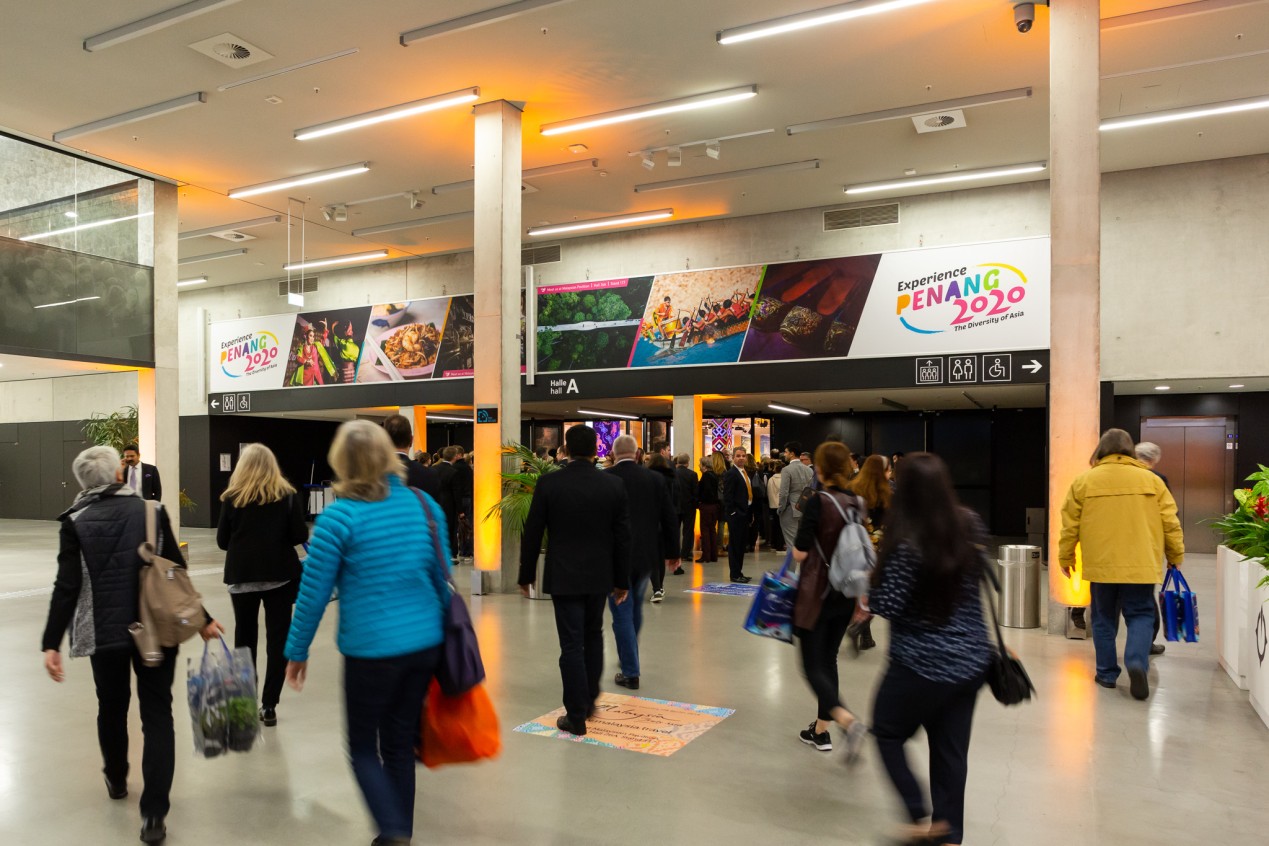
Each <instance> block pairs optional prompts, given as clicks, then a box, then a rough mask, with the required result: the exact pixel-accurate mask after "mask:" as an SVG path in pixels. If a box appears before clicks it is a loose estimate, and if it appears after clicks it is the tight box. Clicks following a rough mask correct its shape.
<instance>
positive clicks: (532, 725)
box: [515, 693, 736, 757]
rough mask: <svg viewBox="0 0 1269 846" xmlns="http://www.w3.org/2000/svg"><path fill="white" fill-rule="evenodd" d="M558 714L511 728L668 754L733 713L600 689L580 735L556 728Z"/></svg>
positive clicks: (637, 750) (559, 711) (598, 744)
mask: <svg viewBox="0 0 1269 846" xmlns="http://www.w3.org/2000/svg"><path fill="white" fill-rule="evenodd" d="M563 713H564V709H563V708H557V709H555V710H554V711H552V712H551V713H549V714H544V715H542V716H541V717H538V718H537V719H536V720H533V721H532V722H528V723H525V724H524V725H521V726H516V728H515V730H516V731H518V732H523V733H524V734H536V735H539V736H541V737H557V738H561V739H564V740H571V741H573V742H575V743H589V744H590V745H592V746H606V747H608V748H609V749H625V750H627V751H629V752H643V753H644V754H647V755H660V756H662V757H668V756H670V755H673V754H674V753H675V752H677V751H679V750H680V749H682V748H683V747H684V746H686V745H687V744H689V743H691V742H692V741H693V740H695V739H696V738H698V737H700V736H701V735H702V734H704V733H705V732H707V731H709V730H710V729H712V728H713V727H714V726H716V725H718V724H719V723H721V722H722V721H723V720H725V719H727V718H728V717H730V716H731V715H732V714H734V713H736V712H735V711H734V710H733V709H731V708H714V707H711V706H709V705H692V704H690V703H687V702H669V701H666V700H664V699H645V698H643V697H641V696H622V695H620V694H616V693H601V694H600V695H599V701H597V702H596V703H595V716H594V718H592V719H590V720H587V721H586V736H585V737H577V736H575V735H571V734H567V733H565V732H562V731H560V730H559V729H557V728H556V727H555V721H556V719H558V718H559V717H560V715H561V714H563Z"/></svg>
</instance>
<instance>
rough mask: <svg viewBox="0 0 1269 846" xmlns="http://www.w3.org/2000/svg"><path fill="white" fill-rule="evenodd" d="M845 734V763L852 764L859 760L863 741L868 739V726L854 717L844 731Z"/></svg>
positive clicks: (862, 749)
mask: <svg viewBox="0 0 1269 846" xmlns="http://www.w3.org/2000/svg"><path fill="white" fill-rule="evenodd" d="M844 734H845V735H846V763H848V764H853V763H855V762H856V761H858V760H859V756H860V754H861V753H862V752H863V751H864V741H866V740H867V739H868V726H866V725H864V721H863V720H861V719H859V718H856V719H855V721H854V722H853V723H851V724H850V726H849V727H848V728H847V729H846V731H845V732H844Z"/></svg>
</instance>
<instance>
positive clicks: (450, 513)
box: [436, 446, 458, 561]
mask: <svg viewBox="0 0 1269 846" xmlns="http://www.w3.org/2000/svg"><path fill="white" fill-rule="evenodd" d="M456 455H458V447H456V446H447V447H445V448H444V449H443V450H441V460H440V461H439V462H438V463H437V465H436V482H437V484H438V485H440V491H441V495H440V496H439V497H437V498H436V501H437V502H438V503H440V506H441V510H442V511H444V512H445V525H446V527H447V528H448V530H449V550H450V555H451V556H452V557H453V560H454V561H457V560H458V503H457V502H456V501H455V500H454V476H455V474H456V473H457V472H458V471H457V470H456V469H455V467H454V456H456Z"/></svg>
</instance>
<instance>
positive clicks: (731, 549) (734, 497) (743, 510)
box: [723, 447, 753, 584]
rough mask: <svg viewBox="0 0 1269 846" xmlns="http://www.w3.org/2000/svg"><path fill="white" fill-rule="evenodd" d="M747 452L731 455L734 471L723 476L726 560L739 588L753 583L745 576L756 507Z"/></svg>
mask: <svg viewBox="0 0 1269 846" xmlns="http://www.w3.org/2000/svg"><path fill="white" fill-rule="evenodd" d="M745 456H746V452H745V448H744V447H736V448H735V449H734V450H732V451H731V467H730V468H729V469H728V470H727V472H726V473H724V474H723V513H724V514H726V515H727V534H728V538H727V560H728V562H729V563H730V565H731V580H732V581H733V582H736V583H738V584H748V583H749V582H751V581H753V579H750V578H749V577H748V576H746V575H745V574H744V566H745V550H746V549H747V548H748V546H749V538H748V531H749V508H750V506H752V505H753V484H752V483H751V482H750V481H749V474H748V473H746V472H745Z"/></svg>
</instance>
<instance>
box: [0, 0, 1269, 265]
mask: <svg viewBox="0 0 1269 846" xmlns="http://www.w3.org/2000/svg"><path fill="white" fill-rule="evenodd" d="M502 1H503V0H447V2H443V3H441V2H431V3H420V2H417V0H380V2H376V3H374V4H360V5H359V4H349V3H346V2H337V0H306V2H304V3H303V4H296V3H288V2H284V0H253V2H249V3H248V2H240V3H232V4H230V5H227V6H224V7H222V8H220V9H217V10H215V11H212V12H209V13H206V14H203V15H200V16H198V17H195V18H192V19H189V20H186V21H184V22H181V23H178V24H175V25H173V26H170V27H167V28H164V29H161V30H159V31H157V32H153V33H151V34H148V35H144V36H142V37H139V38H136V39H133V40H131V41H128V42H125V43H123V44H119V45H117V46H114V47H110V48H108V49H104V50H100V51H98V52H93V53H89V52H85V51H84V50H83V49H82V47H81V43H82V41H83V40H84V39H85V38H87V37H89V36H92V35H95V34H97V33H100V32H103V31H106V30H109V29H111V28H113V27H117V26H120V25H123V24H125V23H128V22H130V21H133V20H137V19H139V18H141V17H143V16H145V15H149V14H153V13H156V12H159V11H162V10H164V9H166V8H170V7H172V6H175V5H178V3H177V0H136V2H128V3H124V2H121V0H114V1H113V2H91V3H90V2H82V0H81V2H75V3H69V4H68V3H21V4H16V3H15V4H9V7H10V8H7V9H6V11H5V26H4V27H3V28H2V29H0V115H3V118H2V120H3V122H4V123H5V124H6V125H7V126H8V127H9V128H11V129H14V130H17V131H20V132H24V133H27V134H30V135H34V136H37V137H41V138H51V137H52V135H53V133H54V132H57V131H58V130H63V129H67V128H69V127H72V126H76V125H79V124H83V123H86V122H89V121H93V120H97V119H100V118H104V117H108V116H111V115H115V114H119V113H122V112H126V111H128V110H131V109H136V108H139V107H142V106H146V105H149V104H152V103H157V102H161V101H164V100H168V99H171V98H174V97H179V96H181V95H185V94H189V93H192V92H196V91H205V92H207V102H206V103H205V104H203V105H199V106H195V107H191V108H187V109H185V110H183V111H179V112H175V113H171V114H167V115H163V116H160V117H155V118H151V119H147V120H144V121H140V122H137V123H133V124H130V125H128V126H124V127H120V128H116V129H111V130H105V131H99V132H94V133H91V134H87V135H82V136H79V137H77V138H74V139H72V140H71V141H70V142H68V143H70V145H71V146H73V147H77V148H79V149H82V150H84V151H86V152H89V153H92V154H94V155H99V156H103V157H106V158H108V159H111V160H115V161H118V162H121V163H124V164H127V165H131V166H133V167H137V168H142V169H145V170H148V171H151V172H155V173H159V174H164V175H166V176H169V177H171V178H173V179H176V180H179V181H180V182H182V183H184V185H183V187H182V189H181V201H180V217H181V223H180V228H181V230H183V231H190V230H197V229H204V228H209V227H214V226H222V225H228V224H232V223H235V222H238V221H242V220H248V219H252V218H258V217H261V216H263V215H266V214H274V213H283V214H285V213H286V211H287V193H288V192H280V193H278V194H267V195H263V196H261V197H258V198H253V201H250V202H247V201H235V200H229V199H227V197H226V196H225V195H226V194H227V192H228V191H229V189H231V188H235V187H239V186H245V185H251V184H254V183H258V182H264V181H270V180H274V179H279V178H282V177H286V176H292V175H297V174H303V173H307V172H311V171H315V170H321V169H326V168H330V167H334V166H337V165H343V164H347V163H350V162H358V161H363V160H367V161H369V162H371V166H372V169H371V171H370V172H369V173H365V174H361V175H358V176H352V177H348V178H345V179H340V180H336V181H333V182H327V183H324V184H320V185H313V186H309V187H306V188H300V189H292V190H291V192H289V193H290V194H291V195H292V196H294V197H296V198H297V199H300V200H303V201H305V202H306V205H305V206H304V207H302V208H301V207H300V206H298V205H294V206H293V207H292V209H291V210H292V212H293V213H295V214H297V215H303V217H304V218H305V220H306V227H305V232H304V237H305V241H306V251H307V254H308V255H309V256H310V257H324V256H329V255H338V254H343V253H351V252H360V251H363V250H368V249H377V248H387V249H389V250H390V254H391V256H392V257H394V258H406V257H410V256H417V255H427V254H434V253H443V252H452V251H457V250H465V249H469V248H470V247H471V243H472V235H471V222H470V220H461V221H456V222H451V223H447V224H443V225H438V226H431V227H427V228H418V229H412V230H408V231H400V232H395V233H389V234H384V235H379V236H375V237H373V238H356V237H354V236H352V234H351V232H352V230H354V229H360V228H365V227H370V226H376V225H381V224H385V223H391V222H396V221H400V220H407V219H412V218H419V217H431V216H436V215H445V214H452V213H456V212H467V211H470V210H471V208H472V202H473V198H472V194H471V192H470V191H456V192H452V193H446V194H443V195H433V194H432V193H431V188H432V187H434V186H436V185H441V184H445V183H452V182H459V181H463V180H467V179H470V178H471V176H472V170H471V165H472V156H473V118H472V116H471V114H470V110H469V109H468V108H466V107H457V108H450V109H446V110H442V111H438V112H433V113H430V114H426V115H422V116H418V117H414V118H409V119H406V120H402V121H395V122H390V123H385V124H381V125H379V126H374V127H367V128H363V129H359V130H355V131H352V132H347V133H343V134H339V135H334V136H330V137H327V138H322V139H316V140H312V141H306V142H299V141H295V140H293V139H292V133H293V131H294V130H295V129H298V128H301V127H305V126H309V125H312V124H316V123H322V122H325V121H330V120H334V119H337V118H341V117H346V116H351V115H356V114H359V113H363V112H366V111H369V110H373V109H378V108H382V107H386V106H391V105H395V104H398V103H402V102H406V101H410V100H414V99H418V98H422V97H426V96H430V95H434V94H439V93H443V92H448V91H452V90H455V89H459V88H464V87H469V86H479V87H480V88H481V99H482V100H496V99H506V100H511V101H523V102H524V103H525V104H526V105H525V116H524V167H525V168H526V169H527V168H535V167H541V166H544V165H552V164H558V163H561V162H567V161H572V160H576V159H577V158H597V159H598V160H599V166H598V167H597V168H595V169H593V170H591V171H579V172H573V173H567V174H562V175H555V176H549V177H542V178H540V179H536V180H529V182H530V184H531V185H532V187H533V188H535V189H536V190H535V191H533V192H531V193H526V194H525V196H524V212H523V219H524V224H525V226H526V227H528V226H532V225H536V224H540V223H545V222H552V223H557V222H565V221H569V220H573V219H584V218H590V217H599V216H606V215H613V214H619V213H623V212H631V211H638V210H644V209H653V208H661V207H666V206H670V207H673V208H674V209H675V213H676V219H677V220H679V221H682V220H690V219H702V218H716V217H728V216H741V215H752V214H760V213H767V212H775V211H781V210H787V209H795V208H808V207H815V206H825V205H845V203H844V200H845V197H844V195H843V194H842V186H843V185H845V184H849V183H855V182H866V181H874V180H880V179H887V178H894V177H901V176H903V175H904V172H905V170H907V169H913V170H915V171H916V172H917V173H918V174H928V173H937V172H942V171H949V170H954V169H970V168H977V167H986V166H990V165H999V164H1011V163H1019V162H1029V161H1043V160H1046V159H1047V158H1048V87H1049V80H1048V76H1049V71H1048V61H1049V56H1048V35H1049V33H1048V14H1049V13H1048V10H1047V9H1043V8H1042V9H1040V10H1039V13H1038V16H1037V21H1036V25H1035V27H1034V29H1033V30H1032V31H1031V32H1030V33H1028V34H1026V35H1021V34H1019V33H1018V32H1017V31H1016V30H1015V29H1014V25H1013V17H1012V14H1011V9H1010V6H1011V4H1010V3H1009V2H1008V0H934V2H930V3H927V4H926V5H922V6H918V7H914V8H910V9H906V10H902V11H897V12H892V13H887V14H880V15H876V16H874V17H868V18H863V19H860V20H856V21H852V22H848V23H842V24H835V25H828V26H822V27H820V28H818V29H814V30H808V31H804V32H799V33H793V34H787V35H783V36H777V37H772V38H767V39H762V40H758V41H754V42H750V43H745V44H737V45H732V46H727V47H723V46H719V45H718V44H717V43H716V41H715V33H716V32H717V31H718V30H719V29H722V28H726V27H732V26H738V25H742V24H747V23H753V22H756V21H762V20H766V19H770V18H772V17H777V16H780V15H785V14H790V13H794V12H800V11H805V10H808V9H814V8H819V7H822V6H824V5H829V0H727V2H726V3H723V2H697V3H683V2H678V0H644V2H642V3H638V4H632V3H629V2H627V0H572V2H564V3H561V4H559V5H555V6H551V7H548V8H545V9H539V10H537V11H534V12H531V13H529V14H525V15H522V16H520V17H516V18H513V19H510V20H504V21H501V22H496V23H491V24H488V25H486V26H482V27H479V28H476V29H471V30H467V31H464V32H460V33H455V34H449V35H444V36H441V37H438V38H434V39H429V40H427V41H424V42H421V43H417V44H415V45H412V46H410V47H404V48H403V47H401V46H400V45H399V44H398V35H399V33H401V32H403V31H406V30H410V29H413V28H417V27H420V26H424V25H428V24H433V23H437V22H440V21H443V20H448V19H450V18H453V17H456V16H459V15H464V14H469V13H472V12H476V11H481V10H483V9H487V8H490V7H492V6H497V5H500V4H501V3H502ZM1184 3H1185V0H1105V2H1103V3H1102V14H1103V16H1104V17H1106V18H1109V17H1113V16H1119V15H1126V14H1132V13H1136V12H1140V11H1143V10H1148V9H1155V8H1160V7H1168V6H1177V5H1183V4H1184ZM1219 3H1220V5H1221V6H1222V8H1221V9H1219V10H1217V11H1212V12H1209V13H1206V14H1199V15H1189V16H1185V17H1180V18H1174V19H1169V20H1164V21H1161V22H1158V23H1151V24H1145V25H1138V26H1126V27H1117V28H1113V29H1108V30H1106V31H1105V32H1104V33H1103V38H1102V45H1103V48H1102V69H1103V75H1104V77H1105V78H1104V80H1103V88H1102V98H1101V111H1102V115H1103V116H1104V117H1113V116H1117V115H1124V114H1134V113H1139V112H1146V111H1156V110H1160V109H1167V108H1174V107H1179V106H1186V105H1193V104H1200V103H1206V102H1213V101H1221V100H1229V99H1236V98H1243V97H1250V96H1254V95H1267V94H1269V3H1265V2H1246V3H1234V4H1230V3H1229V2H1227V0H1219ZM1203 5H1206V4H1191V6H1203ZM226 32H228V33H232V34H233V35H235V36H237V37H239V38H241V39H243V40H245V41H247V42H250V43H251V44H252V45H255V46H257V47H259V48H262V49H263V50H265V51H267V52H268V53H271V54H272V55H273V56H274V58H272V59H269V60H267V61H264V62H260V63H258V64H253V65H251V66H250V67H243V68H229V67H225V66H223V65H221V64H218V63H217V62H216V61H214V60H213V59H211V58H208V57H207V56H205V55H201V54H199V53H197V52H195V51H194V50H192V49H190V47H189V46H188V45H190V44H193V43H195V42H198V41H200V40H202V39H206V38H209V37H212V36H216V35H219V34H221V33H226ZM350 49H355V50H356V51H357V52H356V53H354V54H351V55H348V56H345V57H342V58H338V59H334V60H331V61H328V62H324V63H321V64H317V65H313V66H310V67H307V68H304V69H301V70H296V71H293V72H290V73H286V74H284V75H280V76H277V77H273V78H271V79H268V80H265V81H260V82H254V83H251V84H246V85H241V86H238V87H234V88H231V89H229V90H227V91H223V92H222V91H220V90H219V88H220V87H221V86H224V85H226V84H229V83H232V82H235V81H238V80H243V79H247V78H249V77H252V76H255V75H258V74H261V73H266V72H269V71H273V70H277V69H281V68H285V67H288V66H291V65H295V64H297V63H301V62H304V61H307V60H310V59H314V58H318V57H322V56H328V55H331V54H333V53H336V52H340V51H344V50H350ZM750 83H754V84H757V85H758V86H759V95H758V96H757V97H755V98H753V99H751V100H747V101H743V102H740V103H734V104H729V105H725V106H721V107H717V108H714V109H708V110H703V111H697V112H688V113H681V114H677V115H671V116H666V117H661V118H650V119H643V120H638V121H633V122H630V123H626V124H621V125H618V126H614V127H607V128H598V129H591V130H584V131H580V132H575V133H571V134H566V135H562V136H553V137H547V136H542V135H541V134H540V133H539V131H538V127H539V126H540V125H541V124H544V123H549V122H552V121H559V120H564V119H568V118H573V117H580V116H585V115H591V114H595V113H599V112H605V111H609V110H613V109H620V108H625V107H629V106H635V105H640V104H645V103H651V102H657V101H661V100H666V99H670V98H676V97H683V96H687V95H691V94H697V93H704V92H709V91H714V90H719V89H725V88H730V87H734V86H738V85H745V84H750ZM1027 86H1030V87H1032V88H1033V89H1034V96H1033V97H1031V98H1030V99H1029V100H1021V101H1014V102H1009V103H1002V104H996V105H988V106H981V107H976V108H970V109H967V110H966V112H965V114H966V118H967V127H966V128H964V129H957V130H952V131H943V132H934V133H928V134H918V133H917V132H916V131H915V129H914V127H913V123H912V121H910V120H908V119H898V120H889V121H883V122H879V123H872V124H866V125H861V126H855V127H850V128H842V129H831V130H823V131H817V132H811V133H806V134H800V135H796V136H788V135H787V134H786V133H785V132H784V127H786V126H787V125H789V124H794V123H800V122H807V121H814V120H819V119H823V118H831V117H836V116H841V115H848V114H855V113H860V112H871V111H876V110H882V109H891V108H895V107H900V106H905V107H906V106H912V105H917V104H921V103H930V102H934V101H939V100H945V99H950V98H959V97H965V96H968V95H974V94H981V93H986V92H993V91H1001V90H1005V89H1011V88H1020V87H1027ZM266 98H271V99H276V100H278V101H279V102H276V103H274V102H269V101H267V100H266ZM765 129H773V130H775V131H774V132H771V133H768V134H764V135H759V136H753V137H749V138H744V139H738V140H735V141H724V142H723V143H722V147H721V151H722V155H721V158H720V159H719V160H717V161H715V160H713V159H710V158H708V157H706V156H705V155H704V148H703V147H694V148H688V149H686V150H684V158H683V165H682V167H678V168H670V167H668V166H666V163H665V160H664V154H661V155H659V156H658V157H657V161H658V165H657V167H656V168H655V169H654V170H653V171H647V170H645V169H644V168H643V167H641V165H640V160H639V158H638V157H631V156H629V155H628V154H629V153H630V152H635V151H639V150H642V149H646V148H652V147H665V146H667V145H671V144H681V143H687V142H692V141H698V140H705V139H711V138H718V137H720V136H728V135H734V134H740V133H750V132H756V131H759V130H765ZM573 144H584V145H586V150H585V151H584V152H581V153H574V152H571V151H570V150H569V146H570V145H573ZM1264 152H1269V111H1260V112H1255V113H1249V114H1241V115H1229V116H1223V117H1212V118H1206V119H1202V120H1197V121H1187V122H1183V123H1174V124H1168V125H1164V126H1158V127H1151V128H1142V129H1134V130H1127V131H1121V132H1116V133H1108V134H1106V135H1105V136H1104V138H1103V146H1102V166H1103V169H1105V170H1124V169H1131V168H1141V167H1149V166H1156V165H1167V164H1174V163H1180V162H1188V161H1198V160H1205V159H1215V158H1224V157H1230V156H1240V155H1250V154H1257V153H1264ZM812 158H818V159H820V160H821V162H822V166H821V168H820V169H819V170H813V171H806V172H799V173H784V174H776V175H761V176H754V177H750V178H746V179H740V180H733V181H725V182H718V183H713V184H710V185H702V186H695V187H687V188H680V189H676V190H667V191H659V192H656V193H653V194H646V195H645V194H635V193H634V191H633V188H634V186H635V185H636V184H640V183H646V182H656V181H661V180H666V179H674V178H682V177H687V176H693V175H698V174H707V173H716V172H722V171H731V170H736V169H741V168H751V167H758V166H762V165H771V164H777V163H782V162H793V161H800V160H805V159H812ZM1038 176H1040V177H1041V178H1043V176H1044V174H1038ZM1027 178H1032V177H1027ZM1006 181H1007V180H1006ZM411 190H419V191H421V194H420V196H421V198H422V199H424V200H425V204H424V205H423V206H422V207H420V208H418V209H414V210H411V209H410V208H409V205H408V201H407V200H406V198H405V197H404V196H396V197H393V198H391V199H383V200H377V201H374V202H369V203H364V204H361V205H354V206H352V207H350V208H349V215H348V220H347V221H346V222H343V223H335V222H329V223H328V222H326V221H324V220H323V218H322V215H321V208H322V207H323V206H325V205H328V204H335V203H347V202H351V201H356V200H359V199H368V198H375V197H381V196H383V195H394V194H397V195H399V194H402V193H403V192H406V191H411ZM927 190H928V189H927ZM248 232H249V234H251V235H253V236H255V240H252V241H249V242H246V243H244V244H242V246H243V247H246V248H247V249H248V253H247V254H245V255H242V256H239V257H234V258H228V259H223V260H218V261H215V262H206V263H201V264H195V265H189V266H185V267H182V269H181V274H180V275H181V277H182V278H186V277H191V276H196V275H204V274H206V275H208V276H209V277H210V282H209V284H213V285H215V284H231V283H237V282H245V281H254V280H260V279H276V278H278V277H279V276H280V275H282V274H281V267H282V265H283V263H284V262H285V261H286V258H287V227H286V226H284V225H278V224H274V225H269V226H263V227H259V228H255V229H251V230H248ZM292 242H293V243H292V246H291V254H292V255H298V254H299V246H298V242H299V232H298V228H297V229H295V230H293V231H292ZM225 249H227V246H226V242H225V241H222V240H219V239H216V238H213V237H200V238H194V239H189V240H185V241H182V242H181V249H180V253H181V256H182V257H183V258H188V257H190V256H195V255H198V254H206V253H214V252H220V251H223V250H225Z"/></svg>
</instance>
